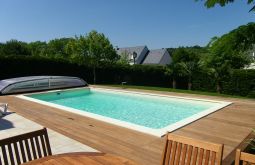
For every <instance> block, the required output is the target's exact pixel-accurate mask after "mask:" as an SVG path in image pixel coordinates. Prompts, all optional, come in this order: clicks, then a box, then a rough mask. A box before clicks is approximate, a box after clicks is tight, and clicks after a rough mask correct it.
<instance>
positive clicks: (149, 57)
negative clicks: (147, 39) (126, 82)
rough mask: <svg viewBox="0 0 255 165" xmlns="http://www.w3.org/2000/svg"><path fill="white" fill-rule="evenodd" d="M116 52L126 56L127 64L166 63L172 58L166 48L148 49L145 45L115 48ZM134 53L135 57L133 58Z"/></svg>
mask: <svg viewBox="0 0 255 165" xmlns="http://www.w3.org/2000/svg"><path fill="white" fill-rule="evenodd" d="M116 51H117V54H118V55H120V56H122V57H124V58H127V60H128V61H129V64H131V65H132V64H134V63H135V64H146V65H150V64H152V65H167V64H170V63H171V61H172V58H171V56H170V54H169V53H168V51H167V49H164V48H163V49H156V50H149V49H148V47H147V46H136V47H126V48H117V49H116ZM134 53H135V56H136V57H135V59H134Z"/></svg>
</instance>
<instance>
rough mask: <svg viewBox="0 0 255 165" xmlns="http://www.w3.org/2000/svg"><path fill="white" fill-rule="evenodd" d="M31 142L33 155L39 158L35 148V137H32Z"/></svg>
mask: <svg viewBox="0 0 255 165" xmlns="http://www.w3.org/2000/svg"><path fill="white" fill-rule="evenodd" d="M30 143H31V150H32V154H33V157H34V159H38V156H37V154H36V149H35V141H34V138H33V137H31V138H30Z"/></svg>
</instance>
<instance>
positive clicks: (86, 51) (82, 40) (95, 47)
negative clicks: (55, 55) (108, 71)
mask: <svg viewBox="0 0 255 165" xmlns="http://www.w3.org/2000/svg"><path fill="white" fill-rule="evenodd" d="M65 51H66V52H67V54H70V56H71V59H73V60H74V61H76V60H79V61H82V62H86V63H87V64H89V65H92V66H93V77H94V78H93V79H94V84H95V83H96V67H98V66H99V64H100V63H101V62H108V63H114V62H117V60H118V59H119V56H118V55H117V53H116V51H115V50H114V48H113V46H112V44H111V43H110V41H109V39H108V38H106V37H105V35H104V34H103V33H98V32H97V31H91V32H90V33H89V34H88V35H86V36H79V37H77V36H76V37H75V39H74V40H72V41H69V42H68V44H67V45H66V48H65Z"/></svg>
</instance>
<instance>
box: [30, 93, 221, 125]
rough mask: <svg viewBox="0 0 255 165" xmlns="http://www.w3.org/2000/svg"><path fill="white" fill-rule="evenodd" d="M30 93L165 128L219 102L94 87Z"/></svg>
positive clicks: (117, 117) (57, 101)
mask: <svg viewBox="0 0 255 165" xmlns="http://www.w3.org/2000/svg"><path fill="white" fill-rule="evenodd" d="M26 96H28V97H31V98H34V99H38V100H42V101H46V102H50V103H54V104H58V105H62V106H67V107H71V108H75V109H78V110H80V111H86V112H90V113H93V114H97V115H101V116H104V117H109V118H113V119H117V120H120V121H125V122H129V123H132V124H136V125H140V126H144V127H148V128H152V129H160V128H164V127H166V126H168V125H170V124H173V123H176V122H178V121H181V120H183V119H185V118H188V117H190V116H192V115H195V114H197V113H199V112H202V111H204V110H207V109H209V108H211V107H214V106H215V105H217V103H214V102H204V101H196V100H186V99H177V98H170V97H160V96H151V95H144V94H134V93H125V92H114V91H106V90H105V91H104V90H93V89H92V90H88V89H76V90H66V91H59V92H48V93H41V94H32V95H26Z"/></svg>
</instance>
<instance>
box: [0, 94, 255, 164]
mask: <svg viewBox="0 0 255 165" xmlns="http://www.w3.org/2000/svg"><path fill="white" fill-rule="evenodd" d="M129 90H131V89H129ZM134 91H143V90H134ZM144 92H152V91H144ZM153 93H161V94H162V93H163V94H169V95H175V96H188V97H196V98H207V99H213V100H221V101H223V100H225V101H230V102H233V104H232V105H230V106H228V107H226V108H224V109H222V110H219V111H217V112H215V113H213V114H211V115H208V116H206V117H204V118H202V119H200V120H198V121H195V122H193V123H191V124H189V125H187V126H185V127H183V128H180V129H179V130H177V131H175V132H174V133H175V134H179V135H184V136H188V137H192V138H197V139H201V140H206V141H210V142H215V143H223V144H224V145H225V147H224V155H223V159H224V164H230V162H231V161H232V160H234V152H235V148H236V147H237V146H239V145H240V144H241V143H242V142H243V141H244V140H245V138H247V136H248V135H249V134H250V133H251V130H252V128H255V100H249V99H247V100H246V99H233V98H221V97H213V96H202V95H192V94H180V93H170V92H169V93H168V92H155V91H153ZM0 102H7V103H9V106H10V110H11V111H13V112H16V113H18V114H19V115H22V116H24V117H26V118H28V119H30V120H33V121H35V122H37V123H39V124H41V125H43V126H45V127H48V128H51V129H53V130H55V131H57V132H59V133H62V134H64V135H66V136H68V137H70V138H73V139H75V140H77V141H79V142H81V143H84V144H86V145H88V146H91V147H93V148H95V149H97V150H99V151H102V152H105V153H112V154H117V155H120V156H123V157H126V158H129V159H132V160H134V161H136V162H138V163H141V164H144V165H157V164H159V163H160V160H161V154H162V151H163V144H164V138H158V137H154V136H150V135H147V134H143V133H140V132H136V131H133V130H130V129H126V128H123V127H118V126H115V125H111V124H108V123H105V122H101V121H98V120H95V119H91V118H87V117H84V116H80V115H77V114H73V113H69V112H65V111H61V110H58V109H56V108H52V107H48V106H45V105H41V104H37V103H33V102H29V101H26V100H22V99H19V98H17V97H14V96H1V97H0Z"/></svg>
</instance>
